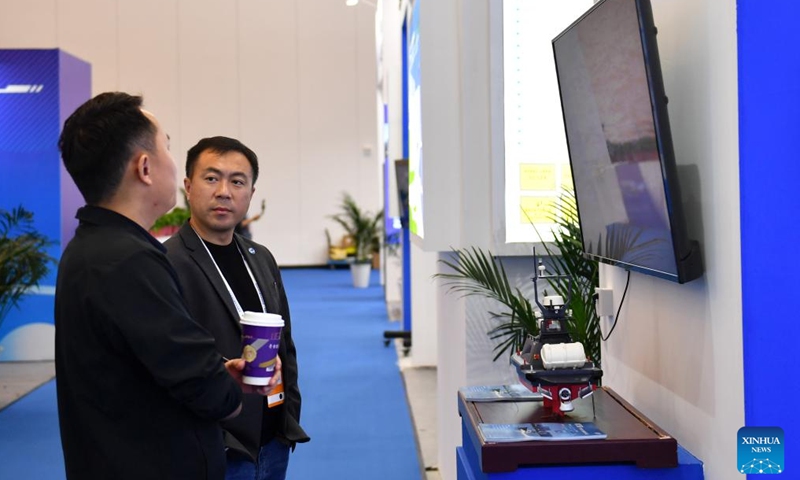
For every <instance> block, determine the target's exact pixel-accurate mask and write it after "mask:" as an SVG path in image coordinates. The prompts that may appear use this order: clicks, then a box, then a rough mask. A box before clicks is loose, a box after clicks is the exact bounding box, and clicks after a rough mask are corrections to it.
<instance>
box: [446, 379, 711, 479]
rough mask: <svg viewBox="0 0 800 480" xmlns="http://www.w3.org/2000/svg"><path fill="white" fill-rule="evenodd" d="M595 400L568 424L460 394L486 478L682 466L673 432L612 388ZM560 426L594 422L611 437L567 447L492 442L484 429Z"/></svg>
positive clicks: (527, 408)
mask: <svg viewBox="0 0 800 480" xmlns="http://www.w3.org/2000/svg"><path fill="white" fill-rule="evenodd" d="M592 397H594V398H593V399H592ZM592 397H589V398H586V399H584V400H581V401H579V402H575V410H574V411H573V412H571V413H570V414H569V415H567V416H566V417H563V419H562V418H560V417H559V418H556V417H555V416H554V415H553V414H552V412H550V411H549V410H547V409H546V408H544V406H543V405H542V404H541V403H538V402H495V403H491V402H489V403H477V402H468V401H466V400H465V399H464V397H463V395H461V394H459V405H458V407H459V413H460V415H461V417H462V422H463V424H464V440H463V445H464V449H467V448H474V450H475V453H476V455H477V460H478V464H477V465H478V467H479V469H480V471H481V472H483V473H492V472H513V471H515V470H517V469H518V468H520V467H529V466H546V465H562V466H564V465H580V464H604V463H629V464H634V465H635V466H636V467H639V468H659V469H660V468H670V467H676V466H677V465H678V442H677V441H676V440H675V439H674V438H672V437H671V436H670V435H669V434H668V433H667V432H665V431H664V430H662V429H661V428H660V427H658V426H657V425H656V424H655V423H653V422H652V421H650V420H649V419H647V417H645V416H644V415H642V414H641V413H640V412H639V411H638V410H636V409H635V408H633V406H631V405H630V404H629V403H628V402H626V401H625V400H623V399H622V398H621V397H620V396H619V395H618V394H616V393H615V392H614V391H612V390H611V389H609V388H605V387H603V388H599V389H597V390H596V391H595V393H594V395H592ZM593 403H594V408H593ZM593 412H594V414H593ZM554 421H565V422H594V423H595V425H597V427H598V428H600V430H602V431H603V432H605V433H606V434H607V435H608V437H607V438H605V439H602V440H578V441H564V442H536V441H528V442H510V443H487V442H485V441H484V439H483V438H482V436H481V434H480V432H479V429H478V424H479V423H542V422H554ZM470 445H471V447H470ZM701 470H702V469H701ZM609 478H611V477H609ZM692 478H694V477H692Z"/></svg>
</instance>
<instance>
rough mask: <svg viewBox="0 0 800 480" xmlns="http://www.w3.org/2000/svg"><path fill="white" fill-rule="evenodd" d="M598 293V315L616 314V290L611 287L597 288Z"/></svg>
mask: <svg viewBox="0 0 800 480" xmlns="http://www.w3.org/2000/svg"><path fill="white" fill-rule="evenodd" d="M594 292H595V293H596V294H597V305H596V306H595V310H596V312H597V316H598V317H610V316H612V315H614V290H612V289H610V288H595V289H594Z"/></svg>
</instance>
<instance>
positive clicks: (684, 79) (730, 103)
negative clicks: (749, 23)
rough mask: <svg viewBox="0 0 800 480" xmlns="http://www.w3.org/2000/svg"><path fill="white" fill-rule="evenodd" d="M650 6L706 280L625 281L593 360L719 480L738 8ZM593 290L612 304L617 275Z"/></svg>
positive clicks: (737, 421)
mask: <svg viewBox="0 0 800 480" xmlns="http://www.w3.org/2000/svg"><path fill="white" fill-rule="evenodd" d="M652 3H653V14H654V17H655V22H656V25H657V26H658V37H659V38H658V42H659V50H660V55H661V65H662V70H663V75H664V83H665V88H666V91H667V95H668V96H669V100H670V102H669V113H670V124H671V126H672V134H673V141H674V144H675V156H676V158H677V161H678V164H679V169H680V170H683V173H684V175H683V176H682V178H681V180H682V184H681V187H682V188H683V189H684V191H683V196H684V203H685V205H686V215H687V217H688V218H689V224H690V225H689V227H690V232H691V233H692V234H693V238H695V239H698V240H699V241H700V244H701V249H702V252H703V257H704V261H705V265H706V273H705V275H704V276H703V277H702V278H701V279H699V280H696V281H694V282H691V283H689V284H686V285H677V284H673V283H670V282H666V281H662V280H658V279H655V278H652V277H648V276H645V275H640V274H632V275H631V285H630V289H629V291H628V298H627V299H626V300H625V306H624V308H623V311H622V314H621V315H620V319H619V322H620V323H619V326H618V327H617V329H616V330H615V331H614V333H613V336H612V337H611V339H610V340H609V342H608V343H607V344H606V345H605V349H604V351H603V363H604V370H605V377H604V378H605V381H604V383H605V384H606V385H609V386H611V387H612V388H613V389H614V390H615V391H617V392H619V393H620V394H621V395H622V396H623V397H624V398H625V399H626V400H628V401H629V402H631V403H632V404H633V405H635V406H636V407H637V408H638V409H640V410H641V411H642V412H643V413H644V414H645V415H647V416H649V417H650V418H651V419H652V420H653V421H655V422H656V423H658V424H659V425H660V426H661V427H663V428H665V429H666V430H667V431H668V432H670V433H671V434H672V435H674V436H675V438H677V439H678V441H679V442H680V443H681V444H682V445H683V446H684V447H686V448H687V449H688V450H689V451H691V452H692V453H693V454H695V455H696V456H698V457H699V458H700V459H701V460H702V461H704V462H705V472H706V478H707V479H709V480H723V479H729V478H733V477H734V476H736V475H738V472H737V470H736V466H737V464H736V442H735V441H734V440H735V438H736V432H737V430H738V429H739V428H740V427H741V426H743V425H744V394H743V367H742V365H743V357H742V302H741V264H740V237H739V232H740V230H739V176H738V175H739V169H738V165H739V161H738V158H739V154H738V116H739V112H738V104H737V99H738V91H737V39H736V2H735V1H734V0H728V1H724V2H718V1H712V0H705V1H701V2H698V1H697V0H653V1H652ZM601 283H605V284H607V285H610V286H612V287H613V288H614V294H615V302H619V300H620V296H621V293H622V289H623V287H624V284H625V273H624V272H622V271H621V270H619V269H617V268H614V267H607V268H604V269H603V270H602V271H601ZM606 328H608V326H606ZM606 331H607V330H606Z"/></svg>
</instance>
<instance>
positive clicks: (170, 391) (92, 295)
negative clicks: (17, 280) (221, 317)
mask: <svg viewBox="0 0 800 480" xmlns="http://www.w3.org/2000/svg"><path fill="white" fill-rule="evenodd" d="M77 217H78V219H79V220H80V226H79V227H78V229H77V230H76V233H75V238H74V239H73V240H72V241H71V242H70V243H69V245H68V246H67V248H66V250H65V251H64V254H63V255H62V256H61V263H60V265H59V268H58V280H57V282H56V297H55V325H56V345H55V347H56V387H57V392H58V414H59V424H60V427H61V445H62V448H63V450H64V463H65V466H66V473H67V478H69V479H79V480H93V479H98V480H100V479H107V478H114V479H117V480H126V479H131V480H134V479H135V480H143V479H166V478H169V479H187V480H197V479H213V480H222V479H223V478H224V476H225V455H224V452H223V438H222V429H221V428H220V427H219V424H218V420H220V419H222V418H224V417H226V416H227V415H229V414H231V413H233V411H234V410H235V409H236V408H237V407H238V406H239V403H240V401H241V398H242V394H241V390H240V389H239V387H238V386H237V385H236V382H235V381H234V380H233V378H232V377H231V376H230V375H229V374H228V372H227V371H226V370H225V368H224V367H223V361H222V358H221V357H220V355H219V353H218V351H217V350H216V348H215V345H214V339H213V338H212V337H211V335H209V332H207V331H206V330H205V329H203V327H201V326H200V325H199V324H198V323H196V322H195V321H193V320H192V318H191V317H190V315H189V312H188V310H187V308H186V304H185V303H184V300H183V298H182V297H181V295H180V288H179V286H178V279H177V276H176V274H175V270H174V269H173V268H172V265H171V264H170V262H169V261H168V260H167V257H166V255H165V249H164V247H163V245H161V244H160V243H159V242H158V241H157V240H155V239H154V238H153V237H151V236H150V235H149V234H148V233H147V232H146V231H145V230H144V229H143V228H141V227H140V226H138V225H137V224H135V223H134V222H132V221H131V220H129V219H127V218H125V217H123V216H122V215H119V214H117V213H114V212H112V211H110V210H105V209H102V208H98V207H84V208H81V209H80V210H78V215H77Z"/></svg>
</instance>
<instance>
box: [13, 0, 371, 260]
mask: <svg viewBox="0 0 800 480" xmlns="http://www.w3.org/2000/svg"><path fill="white" fill-rule="evenodd" d="M0 9H1V10H2V12H3V14H2V15H1V16H0V48H62V49H64V50H66V51H68V52H69V53H71V54H73V55H76V56H78V57H80V58H82V59H84V60H86V61H88V62H90V63H91V64H92V82H93V88H92V91H93V93H95V94H96V93H100V92H103V91H108V90H123V91H129V92H132V93H141V94H143V95H144V97H145V104H146V107H147V108H148V109H149V110H151V111H152V112H154V113H155V114H156V115H157V116H158V117H159V119H160V120H161V122H162V124H163V125H164V127H165V128H166V129H167V130H168V132H169V133H170V136H171V138H172V151H173V154H174V155H175V157H176V161H177V162H178V165H179V167H180V168H181V169H183V164H184V161H185V152H186V150H188V148H189V147H191V146H192V145H193V144H194V143H195V142H197V140H199V139H200V138H201V137H204V136H211V135H227V136H233V137H237V138H239V139H240V140H242V141H243V142H244V143H245V144H247V145H248V146H250V147H251V148H253V150H255V152H256V153H257V154H258V155H259V157H260V167H261V176H260V178H259V181H258V182H257V184H256V194H255V196H254V198H253V208H252V209H251V212H257V211H258V208H259V206H260V203H261V200H262V199H265V200H266V202H267V211H266V214H265V216H264V218H263V219H262V220H260V221H258V222H255V223H253V224H252V230H253V234H254V236H255V239H256V240H258V241H260V242H262V243H265V244H266V245H267V246H268V247H270V249H271V250H272V251H273V253H275V255H276V257H277V258H278V261H279V263H280V264H282V265H313V264H322V263H324V262H325V261H326V260H327V252H326V247H327V244H326V240H325V234H324V230H325V228H326V227H327V228H329V229H330V230H331V233H332V236H333V238H334V240H336V239H338V238H339V237H340V236H341V234H342V231H341V230H340V228H339V227H337V226H336V225H335V224H334V223H333V222H331V221H330V220H329V219H328V218H327V215H330V214H332V213H334V212H335V210H336V206H337V205H338V203H339V200H340V198H341V193H342V192H343V191H348V192H350V193H351V194H353V195H354V197H355V198H356V199H357V200H358V201H359V202H360V203H361V204H362V206H363V207H364V208H366V209H368V210H370V211H377V210H378V209H379V208H381V206H382V202H381V199H380V189H381V183H380V172H379V161H380V156H381V155H382V153H381V152H380V150H381V149H380V148H379V145H378V140H377V139H378V133H377V122H376V119H375V112H376V54H375V22H374V14H375V10H374V8H372V7H370V6H368V5H366V4H362V5H359V6H358V7H355V8H348V7H345V6H344V2H339V1H331V0H292V1H269V2H263V1H258V0H236V1H233V0H230V1H228V0H136V1H133V0H47V1H45V0H34V1H29V2H13V1H11V0H0ZM365 147H366V148H365Z"/></svg>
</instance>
